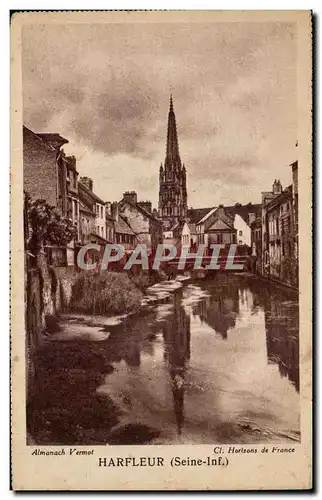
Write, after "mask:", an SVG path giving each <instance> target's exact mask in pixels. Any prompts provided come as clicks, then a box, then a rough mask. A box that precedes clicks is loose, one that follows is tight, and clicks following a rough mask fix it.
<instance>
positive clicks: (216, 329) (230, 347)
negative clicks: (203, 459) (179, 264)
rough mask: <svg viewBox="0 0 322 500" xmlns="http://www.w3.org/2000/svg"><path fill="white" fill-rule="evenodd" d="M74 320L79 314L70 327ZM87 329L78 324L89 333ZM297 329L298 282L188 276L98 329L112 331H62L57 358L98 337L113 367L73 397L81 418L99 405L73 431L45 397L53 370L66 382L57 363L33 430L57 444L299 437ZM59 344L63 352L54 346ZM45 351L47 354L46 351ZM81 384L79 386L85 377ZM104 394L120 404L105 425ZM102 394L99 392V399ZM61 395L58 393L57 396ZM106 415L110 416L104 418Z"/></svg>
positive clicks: (88, 347) (83, 350) (113, 403)
mask: <svg viewBox="0 0 322 500" xmlns="http://www.w3.org/2000/svg"><path fill="white" fill-rule="evenodd" d="M78 327H79V328H80V325H79V326H78ZM78 327H77V323H76V325H75V326H74V329H75V328H76V330H77V328H78ZM88 328H89V327H86V325H85V326H84V325H83V326H82V329H83V331H84V332H86V331H87V330H86V329H88ZM298 328H299V318H298V301H297V294H296V293H295V292H293V291H288V290H285V289H284V288H282V287H279V286H277V285H273V284H272V285H270V284H267V283H263V282H262V281H261V280H259V279H258V278H256V277H254V276H247V275H232V274H231V275H225V274H222V275H219V276H217V277H216V278H214V279H212V280H206V281H202V280H200V281H198V282H189V283H188V284H184V285H183V286H182V288H181V289H179V290H177V291H176V292H175V293H174V294H173V295H172V297H171V299H170V300H169V301H168V302H166V303H163V304H160V305H154V306H151V308H150V310H149V311H148V312H146V313H145V314H142V315H139V316H137V317H135V318H133V317H132V318H131V319H128V320H126V321H122V322H119V323H116V324H115V325H110V326H106V327H104V328H101V329H100V331H101V330H102V331H103V332H106V337H104V334H103V337H102V338H98V339H96V340H93V339H92V340H91V337H90V336H87V340H84V338H83V339H82V338H81V337H82V336H81V335H80V336H78V337H77V336H76V337H74V338H71V339H69V340H66V338H65V337H63V336H61V337H59V335H58V336H56V340H55V342H53V341H52V345H51V347H50V349H51V351H50V352H51V353H52V349H53V347H52V346H53V345H54V346H56V347H55V349H56V350H57V349H58V351H57V352H59V354H57V356H56V358H57V359H59V362H62V359H63V358H64V356H66V354H67V353H68V349H69V347H68V346H71V345H73V349H74V348H75V345H76V344H77V343H78V347H79V353H81V355H82V356H83V357H86V356H88V353H91V346H94V345H95V349H97V347H96V346H97V345H99V346H100V347H99V350H100V351H99V352H100V355H101V356H103V357H104V358H105V360H106V361H108V363H109V368H110V369H109V370H108V371H107V372H106V373H103V375H102V377H101V378H100V379H99V381H98V379H97V380H96V379H95V380H96V382H95V384H94V385H95V387H94V386H93V388H92V392H91V393H89V392H87V396H86V398H85V396H84V399H83V403H82V404H81V405H80V406H79V407H76V406H75V412H74V413H75V415H74V418H75V419H79V418H80V415H81V412H82V411H85V410H84V408H85V407H86V404H87V405H88V406H94V407H95V408H96V410H95V412H96V413H95V417H93V419H92V420H91V419H90V418H88V419H87V420H86V419H85V420H84V419H83V420H82V419H81V420H80V422H81V423H79V426H83V427H82V429H81V430H82V432H83V434H79V433H78V434H75V432H76V431H75V429H74V427H73V425H72V423H71V422H70V421H69V420H72V416H69V417H68V418H67V417H64V415H66V408H60V409H59V412H58V413H59V415H61V417H60V418H62V419H64V418H67V420H68V423H67V424H66V423H62V422H63V421H62V420H61V419H59V418H58V417H57V415H56V413H57V412H56V413H55V411H54V410H52V411H51V413H50V412H49V413H50V414H49V416H48V404H49V406H50V404H51V402H50V401H52V399H53V397H54V396H49V394H50V390H51V391H53V390H54V389H53V387H55V383H54V381H55V377H57V380H59V381H60V382H59V383H57V384H56V386H57V388H58V387H60V389H56V390H60V391H61V390H62V389H61V387H62V385H63V384H65V383H64V382H63V384H62V380H63V379H62V371H64V370H65V371H64V373H66V368H65V367H64V368H63V369H61V372H59V370H58V371H56V372H52V371H51V373H50V378H49V380H50V384H51V385H50V386H48V387H45V388H44V394H46V395H48V398H49V399H50V401H49V402H48V404H47V406H44V409H43V410H42V409H41V408H39V403H38V404H36V406H35V408H34V410H35V412H34V415H35V414H36V412H37V417H33V416H32V413H31V417H30V418H31V419H33V424H32V426H33V428H34V432H33V434H34V435H38V442H39V443H41V442H42V443H47V442H49V441H50V442H51V443H52V444H54V443H56V444H64V443H74V444H77V443H82V444H91V443H92V444H95V443H98V442H100V443H102V444H103V443H110V444H138V443H150V444H174V443H182V444H193V443H195V444H212V443H249V444H251V443H261V442H286V441H288V442H290V441H292V442H296V441H299V440H300V407H299V335H298ZM62 345H64V347H63V349H61V350H60V351H59V348H57V346H59V347H60V346H62ZM47 349H49V348H47ZM79 353H78V354H77V356H78V358H77V356H75V353H74V354H73V359H76V358H77V359H79ZM49 357H50V356H49ZM44 359H46V362H48V359H49V358H48V352H47V354H46V353H45V356H44ZM66 359H67V358H66ZM66 363H67V361H66ZM69 363H70V362H69ZM72 363H74V361H73V362H72ZM82 363H83V362H82ZM83 365H84V363H83V364H82V367H84V366H83ZM77 368H79V367H77V366H76V365H75V364H73V370H74V371H73V373H74V372H75V373H76V374H77V376H78V372H77ZM91 369H92V371H93V369H94V370H95V366H93V365H92V366H91ZM78 371H80V370H78ZM88 380H89V377H88V379H87V385H86V384H85V385H86V387H87V389H86V390H87V391H88V384H89V381H88ZM91 380H92V379H91ZM76 385H77V384H76ZM76 385H75V384H74V386H75V387H76ZM83 386H84V383H83ZM78 387H79V391H81V387H82V384H80V383H79V382H78ZM75 394H76V389H75ZM104 397H105V398H106V399H105V400H104V401H107V400H108V401H110V404H111V406H110V407H111V408H113V411H115V418H114V419H112V421H111V423H110V428H109V429H108V430H106V432H105V434H104V429H103V428H102V424H99V423H97V422H100V418H99V417H100V416H99V413H100V408H101V406H100V405H101V404H102V403H101V399H102V398H104ZM77 398H78V399H79V398H80V396H79V392H78V395H77ZM97 398H101V399H100V402H99V404H98V403H97ZM57 399H59V398H57V397H56V400H57ZM63 400H64V396H63V395H62V396H61V400H60V403H59V404H60V405H63V403H62V401H63ZM67 400H68V402H67ZM71 401H73V398H72V397H70V396H66V406H68V407H69V408H70V405H71V406H73V404H72V403H71ZM84 401H85V402H84ZM41 404H44V403H43V399H42V403H41ZM57 404H58V403H57ZM104 404H105V403H104ZM31 411H32V410H31ZM41 411H42V412H43V414H44V415H45V417H44V419H43V420H44V421H46V422H47V423H46V425H47V428H46V429H45V430H46V432H47V434H46V435H45V434H44V432H45V431H44V429H42V430H41V432H40V430H39V429H40V428H42V426H44V425H45V424H43V422H42V421H39V414H41ZM102 411H103V410H102ZM104 411H105V407H104ZM46 412H47V413H46ZM64 412H65V413H64ZM52 414H55V415H54V421H53V422H52V421H51V418H53V417H51V415H52ZM35 419H36V420H37V419H38V421H37V422H38V423H37V422H36V421H35ZM97 419H98V420H97ZM101 421H102V422H105V423H106V419H105V420H104V419H103V418H102V419H101ZM48 422H49V423H48ZM84 422H85V423H84ZM95 422H96V423H95ZM63 424H64V426H63ZM95 425H97V427H99V425H100V426H101V427H100V429H99V438H97V433H96V434H95V429H93V428H92V427H95ZM104 425H105V424H104ZM37 426H38V427H37ZM48 426H49V427H48ZM50 426H51V427H50ZM55 426H56V427H55ZM62 426H63V429H60V427H62ZM103 427H104V426H103ZM64 432H65V433H64ZM80 435H81V437H80ZM39 436H40V437H39ZM44 436H45V437H44ZM51 436H54V437H51ZM84 436H85V437H84ZM86 436H87V438H86ZM95 436H96V437H95Z"/></svg>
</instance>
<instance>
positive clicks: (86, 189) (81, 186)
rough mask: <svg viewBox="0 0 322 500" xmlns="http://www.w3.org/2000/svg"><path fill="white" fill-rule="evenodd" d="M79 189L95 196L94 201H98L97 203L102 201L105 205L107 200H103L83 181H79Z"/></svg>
mask: <svg viewBox="0 0 322 500" xmlns="http://www.w3.org/2000/svg"><path fill="white" fill-rule="evenodd" d="M78 190H79V191H80V192H81V191H83V192H84V193H86V194H87V195H88V196H91V197H92V198H93V200H94V201H96V202H97V203H100V204H101V205H105V201H103V200H102V199H101V198H99V197H98V196H97V195H96V194H95V193H93V191H91V190H90V189H88V187H86V186H85V185H84V184H83V183H82V182H80V181H79V182H78Z"/></svg>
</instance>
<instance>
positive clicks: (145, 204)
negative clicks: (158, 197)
mask: <svg viewBox="0 0 322 500" xmlns="http://www.w3.org/2000/svg"><path fill="white" fill-rule="evenodd" d="M138 205H139V207H141V208H143V209H144V210H145V211H146V212H148V213H149V214H152V203H151V201H139V203H138Z"/></svg>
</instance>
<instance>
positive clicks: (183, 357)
mask: <svg viewBox="0 0 322 500" xmlns="http://www.w3.org/2000/svg"><path fill="white" fill-rule="evenodd" d="M181 299H182V294H181V293H177V294H176V295H175V297H174V314H173V315H172V316H171V318H170V319H169V320H167V321H166V322H165V324H164V326H163V339H164V359H165V360H166V361H167V362H168V366H169V372H170V377H171V386H172V394H173V402H174V413H175V418H176V422H177V429H178V433H179V434H181V430H182V426H183V422H184V409H183V407H184V387H185V371H186V362H187V361H188V360H189V359H190V317H189V316H188V315H187V314H186V312H185V310H184V308H183V307H182V305H181Z"/></svg>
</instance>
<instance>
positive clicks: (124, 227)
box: [115, 215, 135, 235]
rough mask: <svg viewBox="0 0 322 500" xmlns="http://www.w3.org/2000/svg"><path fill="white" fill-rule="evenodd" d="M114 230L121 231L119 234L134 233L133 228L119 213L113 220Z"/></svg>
mask: <svg viewBox="0 0 322 500" xmlns="http://www.w3.org/2000/svg"><path fill="white" fill-rule="evenodd" d="M115 232H116V233H121V234H133V235H135V232H134V231H133V229H132V228H131V227H130V226H129V224H128V223H127V222H126V221H125V220H124V219H123V217H122V216H120V215H119V218H118V220H117V221H115Z"/></svg>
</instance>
